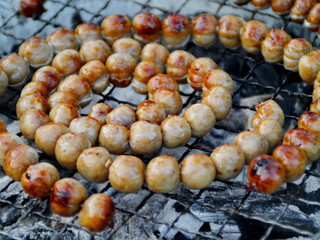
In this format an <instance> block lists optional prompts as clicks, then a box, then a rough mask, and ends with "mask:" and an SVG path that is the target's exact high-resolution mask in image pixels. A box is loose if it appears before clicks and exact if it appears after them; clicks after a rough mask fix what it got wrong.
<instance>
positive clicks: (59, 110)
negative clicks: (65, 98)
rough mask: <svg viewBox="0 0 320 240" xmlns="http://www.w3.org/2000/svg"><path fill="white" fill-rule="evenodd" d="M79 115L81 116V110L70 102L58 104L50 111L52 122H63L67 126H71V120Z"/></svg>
mask: <svg viewBox="0 0 320 240" xmlns="http://www.w3.org/2000/svg"><path fill="white" fill-rule="evenodd" d="M77 117H80V114H79V112H78V111H77V109H76V108H75V107H74V106H73V105H71V104H68V103H60V104H58V105H57V106H55V107H54V108H52V109H51V111H50V113H49V118H50V120H51V121H52V122H56V123H62V124H63V125H65V126H66V127H69V125H70V122H71V121H72V120H73V119H74V118H77Z"/></svg>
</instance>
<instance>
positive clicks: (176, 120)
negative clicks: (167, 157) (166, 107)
mask: <svg viewBox="0 0 320 240" xmlns="http://www.w3.org/2000/svg"><path fill="white" fill-rule="evenodd" d="M161 132H162V139H163V145H164V146H165V147H167V148H176V147H180V146H183V145H185V144H186V143H187V142H188V141H189V140H190V138H191V127H190V125H189V123H188V122H187V120H185V119H184V118H183V117H180V116H169V117H167V118H166V119H165V120H164V121H163V122H162V123H161Z"/></svg>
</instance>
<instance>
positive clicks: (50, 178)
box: [21, 162, 60, 198]
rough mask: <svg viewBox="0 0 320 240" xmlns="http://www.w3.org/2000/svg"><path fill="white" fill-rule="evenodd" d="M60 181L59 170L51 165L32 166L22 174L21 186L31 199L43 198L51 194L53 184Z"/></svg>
mask: <svg viewBox="0 0 320 240" xmlns="http://www.w3.org/2000/svg"><path fill="white" fill-rule="evenodd" d="M59 179H60V176H59V172H58V170H57V169H56V168H55V167H54V166H53V165H52V164H50V163H46V162H42V163H37V164H34V165H31V166H29V167H28V169H27V171H25V172H24V173H23V174H22V177H21V185H22V187H23V190H24V191H25V193H27V194H29V195H30V196H31V197H35V198H42V197H44V196H46V195H47V194H49V193H50V192H51V188H52V187H53V184H54V183H55V182H56V181H58V180H59Z"/></svg>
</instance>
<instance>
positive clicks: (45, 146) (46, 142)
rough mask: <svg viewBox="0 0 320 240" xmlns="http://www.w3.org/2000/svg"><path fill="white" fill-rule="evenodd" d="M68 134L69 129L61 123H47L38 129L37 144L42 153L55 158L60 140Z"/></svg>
mask: <svg viewBox="0 0 320 240" xmlns="http://www.w3.org/2000/svg"><path fill="white" fill-rule="evenodd" d="M67 132H69V129H68V128H67V127H66V126H64V125H63V124H61V123H47V124H45V125H42V126H40V127H39V128H38V129H37V131H36V134H35V143H36V144H37V146H38V148H39V149H40V151H41V152H43V153H44V154H47V155H49V156H54V154H55V147H56V143H57V141H58V138H59V137H60V136H62V135H63V134H65V133H67Z"/></svg>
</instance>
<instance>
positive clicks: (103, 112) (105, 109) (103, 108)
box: [88, 103, 112, 126]
mask: <svg viewBox="0 0 320 240" xmlns="http://www.w3.org/2000/svg"><path fill="white" fill-rule="evenodd" d="M111 111H112V107H110V106H109V105H108V104H106V103H96V104H95V105H93V106H92V107H91V108H90V111H89V113H88V116H89V117H92V118H95V119H97V120H98V121H99V123H100V124H101V126H102V125H104V124H105V123H106V120H107V116H108V114H109V113H110V112H111Z"/></svg>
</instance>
